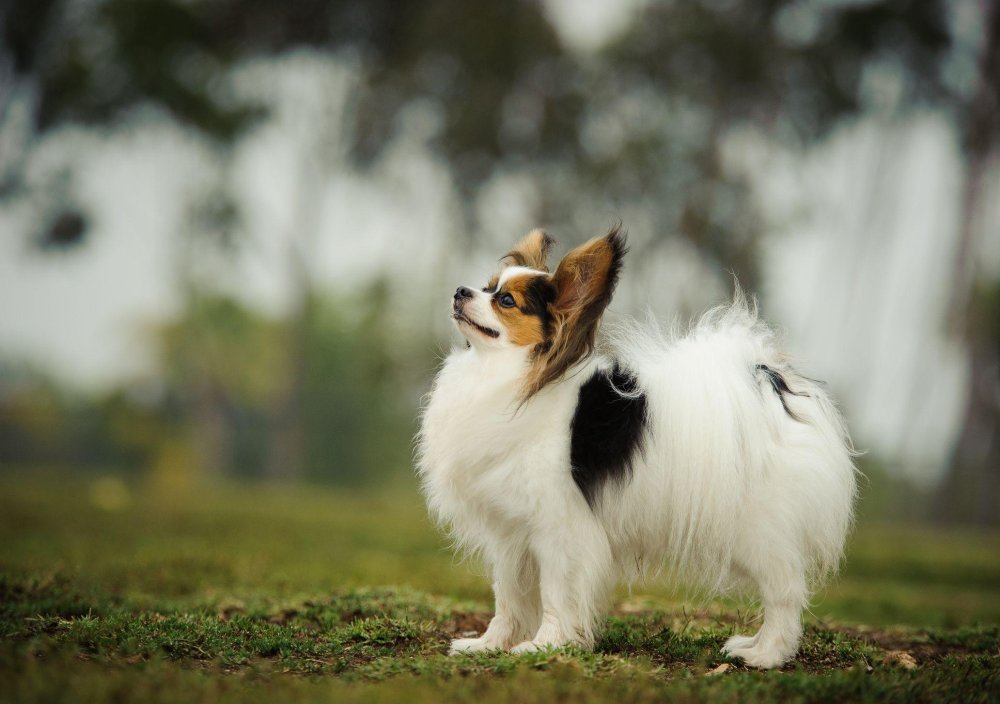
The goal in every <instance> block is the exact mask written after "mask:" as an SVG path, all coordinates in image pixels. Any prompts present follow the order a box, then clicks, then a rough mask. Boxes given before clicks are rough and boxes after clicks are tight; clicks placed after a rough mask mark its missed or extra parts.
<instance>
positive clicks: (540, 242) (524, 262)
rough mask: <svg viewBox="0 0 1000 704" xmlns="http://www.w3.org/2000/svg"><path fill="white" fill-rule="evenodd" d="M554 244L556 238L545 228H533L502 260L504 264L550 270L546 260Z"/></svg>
mask: <svg viewBox="0 0 1000 704" xmlns="http://www.w3.org/2000/svg"><path fill="white" fill-rule="evenodd" d="M553 244H555V240H554V239H552V238H551V237H549V236H548V235H547V234H545V231H544V230H532V231H531V232H529V233H528V234H527V235H526V236H525V237H524V239H522V240H521V241H520V242H518V243H517V244H516V245H514V249H512V250H510V251H509V252H507V254H505V255H504V256H503V258H502V259H501V260H500V261H501V263H503V265H504V266H526V267H529V268H531V269H538V270H539V271H548V270H549V269H548V263H547V261H546V260H547V259H548V256H549V250H550V249H552V245H553Z"/></svg>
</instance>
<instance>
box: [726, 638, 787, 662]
mask: <svg viewBox="0 0 1000 704" xmlns="http://www.w3.org/2000/svg"><path fill="white" fill-rule="evenodd" d="M737 637H738V636H737ZM726 645H729V643H728V642H727V643H726ZM723 649H724V650H725V652H726V653H727V654H728V655H729V656H730V657H734V658H739V659H741V660H742V661H743V662H744V663H746V664H747V665H749V666H750V667H759V668H760V669H762V670H770V669H772V668H775V667H781V666H782V665H784V664H785V662H787V661H788V660H790V659H791V657H792V655H794V653H792V654H786V653H783V652H782V651H781V650H780V649H778V648H766V647H763V646H761V645H754V646H751V647H749V648H729V649H726V648H725V647H724V648H723Z"/></svg>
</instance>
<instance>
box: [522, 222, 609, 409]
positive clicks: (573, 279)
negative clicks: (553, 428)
mask: <svg viewBox="0 0 1000 704" xmlns="http://www.w3.org/2000/svg"><path fill="white" fill-rule="evenodd" d="M627 252H628V247H627V246H626V243H625V234H624V233H623V232H622V231H621V227H620V226H619V227H614V228H612V229H611V231H610V232H609V233H608V234H607V235H605V236H604V237H598V238H597V239H593V240H591V241H590V242H587V243H586V244H584V245H581V246H580V247H577V248H576V249H574V250H572V251H570V252H569V253H568V254H567V255H566V256H565V257H564V258H563V260H562V261H561V262H559V266H558V267H556V271H555V273H554V274H553V275H552V285H553V286H554V287H555V290H556V295H555V300H554V302H553V303H552V304H550V306H549V312H550V314H551V316H552V321H553V325H552V330H553V334H552V336H551V338H550V339H549V340H548V341H547V342H546V343H544V344H543V345H541V346H539V348H538V349H537V350H536V357H535V362H534V367H533V370H532V372H531V373H529V375H528V379H527V380H526V385H525V398H526V399H527V398H530V397H531V396H532V395H533V394H535V393H537V392H538V391H539V390H541V389H542V387H544V386H545V385H546V384H548V383H549V382H551V381H555V380H556V379H558V378H559V377H561V376H562V375H563V374H564V373H565V372H566V371H567V370H568V369H569V368H570V367H572V366H573V365H574V364H576V363H577V362H579V361H580V360H582V359H585V358H586V357H588V356H590V354H591V353H592V352H593V351H594V342H595V340H596V337H597V325H598V323H599V322H600V320H601V316H602V315H603V313H604V310H605V308H607V307H608V303H610V302H611V296H612V295H613V294H614V291H615V285H616V284H617V283H618V274H619V272H620V271H621V266H622V260H623V259H624V257H625V254H626V253H627Z"/></svg>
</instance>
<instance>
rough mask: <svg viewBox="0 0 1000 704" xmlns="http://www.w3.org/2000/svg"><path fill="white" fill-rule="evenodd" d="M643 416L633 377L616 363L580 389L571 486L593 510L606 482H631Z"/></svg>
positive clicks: (642, 435) (642, 397) (643, 428)
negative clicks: (579, 492) (581, 493)
mask: <svg viewBox="0 0 1000 704" xmlns="http://www.w3.org/2000/svg"><path fill="white" fill-rule="evenodd" d="M623 394H625V395H623ZM646 412H647V409H646V396H645V394H643V393H641V392H640V391H639V385H638V383H637V381H636V379H635V377H634V376H633V375H632V374H630V373H629V372H627V371H625V370H623V369H622V368H621V367H619V366H618V365H617V364H616V365H615V366H614V367H612V368H611V369H604V370H598V371H596V372H594V375H593V376H591V377H590V379H588V380H587V382H586V383H585V384H584V385H583V386H581V387H580V396H579V399H578V401H577V404H576V413H575V414H574V415H573V422H572V425H571V430H572V440H571V445H570V463H571V465H572V471H573V481H574V482H576V485H577V486H578V487H579V488H580V491H581V492H583V496H584V498H585V499H586V500H587V503H588V504H589V505H590V507H591V508H593V507H594V504H595V502H596V501H597V497H598V495H599V493H600V490H601V487H602V486H604V484H605V483H606V482H608V481H609V480H612V481H616V482H627V481H628V480H630V479H631V478H632V466H633V463H634V462H635V458H636V455H637V454H642V452H643V444H644V441H645V435H646V423H647V415H646Z"/></svg>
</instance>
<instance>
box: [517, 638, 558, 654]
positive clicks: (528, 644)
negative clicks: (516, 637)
mask: <svg viewBox="0 0 1000 704" xmlns="http://www.w3.org/2000/svg"><path fill="white" fill-rule="evenodd" d="M551 647H553V646H551V645H548V644H546V643H536V642H535V641H533V640H526V641H524V642H523V643H518V644H517V645H515V646H514V647H513V648H511V649H510V652H511V653H512V654H514V655H524V654H525V653H537V652H538V651H539V650H545V649H546V648H551Z"/></svg>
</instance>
